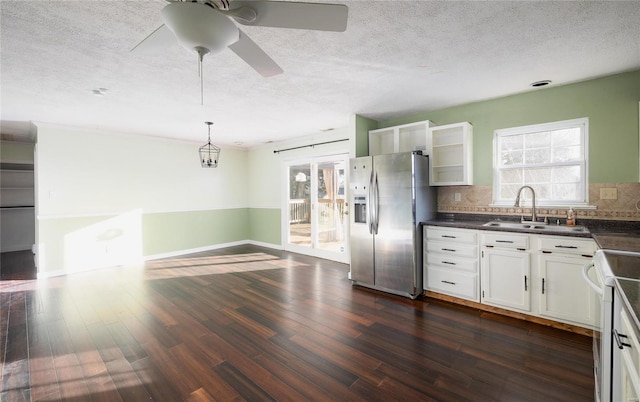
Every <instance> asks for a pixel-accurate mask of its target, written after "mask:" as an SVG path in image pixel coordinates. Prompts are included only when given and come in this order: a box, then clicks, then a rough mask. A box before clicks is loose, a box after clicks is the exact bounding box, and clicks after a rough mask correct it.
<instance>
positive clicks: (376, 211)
mask: <svg viewBox="0 0 640 402" xmlns="http://www.w3.org/2000/svg"><path fill="white" fill-rule="evenodd" d="M378 198H379V192H378V172H375V174H374V176H373V199H374V205H373V216H374V220H373V233H374V234H378V223H380V216H379V215H380V209H379V205H380V203H379V202H378V201H379V200H378Z"/></svg>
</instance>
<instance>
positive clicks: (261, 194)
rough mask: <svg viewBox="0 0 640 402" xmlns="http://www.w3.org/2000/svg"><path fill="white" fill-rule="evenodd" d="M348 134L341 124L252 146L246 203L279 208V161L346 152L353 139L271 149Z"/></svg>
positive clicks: (339, 137) (280, 165)
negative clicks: (310, 133)
mask: <svg viewBox="0 0 640 402" xmlns="http://www.w3.org/2000/svg"><path fill="white" fill-rule="evenodd" d="M350 138H351V135H350V134H349V129H347V128H344V129H337V130H333V131H330V132H327V133H324V134H317V135H310V136H305V137H300V138H296V139H293V140H289V141H282V142H277V143H273V144H267V145H263V146H260V147H255V148H252V149H251V150H250V151H249V156H248V166H249V169H248V177H249V179H248V183H249V207H250V208H275V209H280V208H281V205H282V204H281V199H282V165H283V161H290V160H308V159H309V158H311V157H314V156H322V155H332V154H341V153H348V152H350V151H351V143H353V141H343V142H336V143H333V144H325V145H319V146H316V147H313V148H309V147H304V148H300V149H296V150H291V151H285V152H281V153H274V152H273V151H274V150H282V149H286V148H294V147H299V146H305V145H310V144H316V143H320V142H327V141H334V140H341V139H350Z"/></svg>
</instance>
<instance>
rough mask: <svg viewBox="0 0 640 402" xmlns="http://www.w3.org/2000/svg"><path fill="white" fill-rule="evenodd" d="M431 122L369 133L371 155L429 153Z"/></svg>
mask: <svg viewBox="0 0 640 402" xmlns="http://www.w3.org/2000/svg"><path fill="white" fill-rule="evenodd" d="M428 130H429V121H428V120H425V121H419V122H416V123H410V124H403V125H400V126H393V127H387V128H381V129H378V130H371V131H369V155H381V154H392V153H396V152H410V151H423V153H425V154H428V153H429V148H430V147H429V144H428Z"/></svg>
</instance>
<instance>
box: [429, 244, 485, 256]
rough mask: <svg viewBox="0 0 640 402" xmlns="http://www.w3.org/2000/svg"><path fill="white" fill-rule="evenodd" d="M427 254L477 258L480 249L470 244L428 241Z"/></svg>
mask: <svg viewBox="0 0 640 402" xmlns="http://www.w3.org/2000/svg"><path fill="white" fill-rule="evenodd" d="M427 252H428V253H438V254H445V255H456V256H459V257H471V258H477V256H478V247H477V246H475V245H469V244H459V243H452V242H442V241H432V240H427Z"/></svg>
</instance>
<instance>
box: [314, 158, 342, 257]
mask: <svg viewBox="0 0 640 402" xmlns="http://www.w3.org/2000/svg"><path fill="white" fill-rule="evenodd" d="M345 165H346V163H345V162H344V161H330V162H322V163H319V164H318V165H317V166H318V170H317V175H316V177H317V186H316V187H317V197H318V203H317V206H318V207H317V208H316V209H314V213H315V214H316V222H318V224H317V225H316V227H315V228H314V229H315V231H316V234H317V247H318V248H320V249H324V250H329V251H333V252H337V253H343V252H344V251H345V230H346V224H347V219H346V214H345V191H344V175H345Z"/></svg>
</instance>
